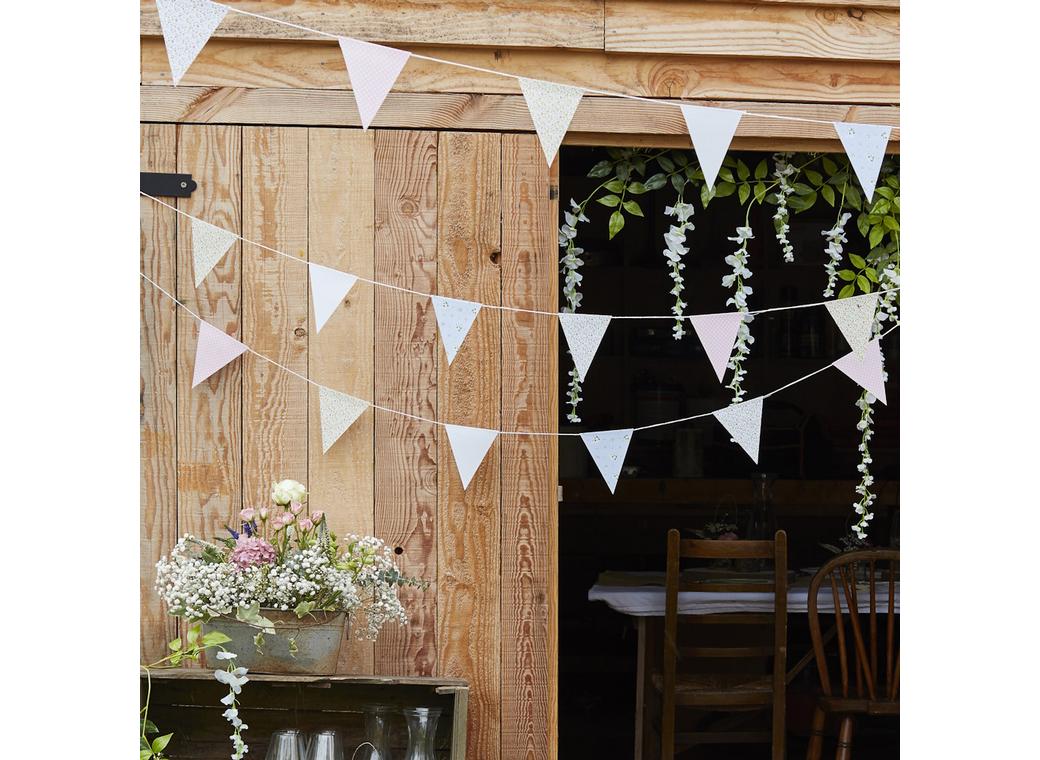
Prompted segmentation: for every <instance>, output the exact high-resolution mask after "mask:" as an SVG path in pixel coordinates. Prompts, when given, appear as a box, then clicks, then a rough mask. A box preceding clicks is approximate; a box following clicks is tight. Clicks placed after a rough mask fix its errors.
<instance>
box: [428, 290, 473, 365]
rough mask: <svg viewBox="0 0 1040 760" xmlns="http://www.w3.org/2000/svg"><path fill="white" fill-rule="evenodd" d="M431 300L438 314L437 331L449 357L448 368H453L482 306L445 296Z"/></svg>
mask: <svg viewBox="0 0 1040 760" xmlns="http://www.w3.org/2000/svg"><path fill="white" fill-rule="evenodd" d="M430 298H431V300H432V301H433V310H434V312H436V314H437V331H438V332H439V333H440V334H441V343H443V344H444V353H445V354H447V355H448V366H451V361H452V359H454V358H455V353H456V352H457V351H458V350H459V346H461V345H462V341H464V340H465V339H466V334H467V333H468V332H469V328H470V327H471V326H472V325H473V320H474V319H476V318H477V314H478V313H479V312H480V304H479V303H474V302H473V301H462V300H460V299H458V298H445V297H444V296H430Z"/></svg>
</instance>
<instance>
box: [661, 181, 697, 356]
mask: <svg viewBox="0 0 1040 760" xmlns="http://www.w3.org/2000/svg"><path fill="white" fill-rule="evenodd" d="M693 211H694V207H693V204H692V203H684V202H683V201H682V199H680V200H678V201H676V202H675V205H674V206H665V209H664V213H665V214H666V215H667V216H673V217H675V218H676V220H677V221H678V222H679V225H678V226H676V225H674V224H672V225H669V227H668V232H666V233H664V244H665V249H664V257H665V258H666V259H667V260H668V264H669V266H670V267H671V272H669V273H668V276H669V277H671V278H672V289H671V290H670V291H668V292H669V294H670V295H673V296H675V304H674V305H673V306H672V313H673V314H675V324H674V325H673V326H672V337H673V338H675V339H676V340H682V337H683V336H684V335H686V331H685V330H684V329H683V327H684V325H685V322H686V320H685V319H684V318H683V310H684V309H685V308H686V302H685V301H683V300H682V292H683V290H684V289H685V287H686V283H685V282H684V281H683V275H682V270H684V269H685V268H686V264H684V263H683V256H685V255H686V254H687V253H689V252H690V249H689V248H688V247H687V246H686V245H685V243H686V235H687V234H688V233H689V232H691V231H692V230H693V229H694V226H693V223H692V222H690V221H689V219H690V217H691V216H693Z"/></svg>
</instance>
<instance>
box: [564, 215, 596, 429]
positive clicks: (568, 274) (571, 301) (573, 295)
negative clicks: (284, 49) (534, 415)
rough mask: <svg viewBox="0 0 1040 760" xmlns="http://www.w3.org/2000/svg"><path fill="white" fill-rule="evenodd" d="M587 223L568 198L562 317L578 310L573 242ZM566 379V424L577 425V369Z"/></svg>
mask: <svg viewBox="0 0 1040 760" xmlns="http://www.w3.org/2000/svg"><path fill="white" fill-rule="evenodd" d="M587 221H589V218H588V217H587V216H585V213H584V208H583V206H582V205H579V204H578V203H576V202H575V201H574V199H573V198H571V207H570V210H569V211H564V212H563V224H561V225H560V237H559V243H560V248H563V256H562V257H561V258H560V264H561V265H562V268H561V269H560V272H561V274H563V299H564V301H566V305H564V306H563V307H561V308H560V311H562V312H564V313H569V314H573V313H575V312H577V311H578V309H579V308H580V307H581V291H580V290H579V288H580V286H581V272H580V271H578V270H579V269H580V268H581V265H582V264H584V263H585V262H584V261H582V259H581V254H583V253H584V252H585V250H584V249H583V248H579V247H578V246H576V245H575V244H574V239H575V238H576V237H577V236H578V223H579V222H587ZM568 376H569V377H570V387H569V388H568V390H567V404H568V405H569V406H570V411H568V412H567V420H568V421H569V422H581V417H579V416H578V404H579V403H581V378H580V377H579V375H578V369H577V367H571V370H570V372H569V373H568Z"/></svg>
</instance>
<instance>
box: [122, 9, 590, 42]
mask: <svg viewBox="0 0 1040 760" xmlns="http://www.w3.org/2000/svg"><path fill="white" fill-rule="evenodd" d="M226 4H227V5H229V6H230V7H232V8H237V9H240V10H243V11H248V12H251V13H259V14H262V15H264V16H267V17H269V18H277V19H281V20H283V21H288V22H290V23H293V24H298V25H300V26H305V27H310V28H311V29H314V30H317V31H320V32H325V33H326V34H333V35H338V36H344V37H356V38H358V39H362V40H368V41H369V42H382V43H395V42H421V43H425V44H435V45H484V46H497V45H505V46H508V47H524V46H536V47H567V48H601V47H603V3H602V0H538V1H537V2H531V0H500V1H499V2H494V3H488V2H485V0H450V1H449V2H443V1H442V0H405V1H404V2H394V1H393V0H349V2H331V3H330V2H328V0H281V1H280V2H278V3H277V4H276V3H272V2H270V0H240V1H239V2H234V3H226ZM141 34H142V35H152V36H159V35H161V34H162V29H161V27H160V26H159V14H158V11H157V10H156V8H155V2H154V0H141ZM214 36H217V37H246V38H257V39H274V40H278V39H291V40H325V39H328V38H327V37H326V36H324V35H319V34H314V33H313V32H309V31H305V30H302V29H294V28H292V27H288V26H283V25H282V24H276V23H272V22H270V21H266V20H264V19H258V18H254V17H250V16H243V15H241V14H239V13H228V14H227V16H226V17H225V18H224V20H223V21H222V22H221V24H220V26H219V27H217V30H216V32H215V33H214Z"/></svg>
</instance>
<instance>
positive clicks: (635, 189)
mask: <svg viewBox="0 0 1040 760" xmlns="http://www.w3.org/2000/svg"><path fill="white" fill-rule="evenodd" d="M628 192H630V193H632V195H642V194H643V193H645V192H646V185H644V184H643V183H642V182H629V183H628Z"/></svg>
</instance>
